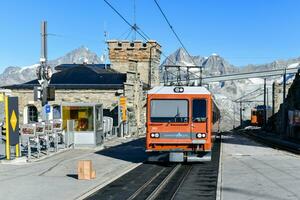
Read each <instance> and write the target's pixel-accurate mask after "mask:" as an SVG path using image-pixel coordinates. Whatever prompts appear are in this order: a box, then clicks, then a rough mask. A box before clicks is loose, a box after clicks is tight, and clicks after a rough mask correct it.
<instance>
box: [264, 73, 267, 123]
mask: <svg viewBox="0 0 300 200" xmlns="http://www.w3.org/2000/svg"><path fill="white" fill-rule="evenodd" d="M266 124H267V79H266V78H264V127H265V126H266Z"/></svg>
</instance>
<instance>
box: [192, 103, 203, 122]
mask: <svg viewBox="0 0 300 200" xmlns="http://www.w3.org/2000/svg"><path fill="white" fill-rule="evenodd" d="M205 121H206V100H205V99H194V100H193V122H205Z"/></svg>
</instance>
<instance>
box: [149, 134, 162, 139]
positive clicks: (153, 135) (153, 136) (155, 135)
mask: <svg viewBox="0 0 300 200" xmlns="http://www.w3.org/2000/svg"><path fill="white" fill-rule="evenodd" d="M159 136H160V135H159V133H151V134H150V137H151V138H159Z"/></svg>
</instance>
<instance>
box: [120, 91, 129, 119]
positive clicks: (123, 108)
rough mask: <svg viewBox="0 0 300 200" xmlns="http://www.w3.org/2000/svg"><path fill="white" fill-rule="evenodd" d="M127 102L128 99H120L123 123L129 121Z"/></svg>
mask: <svg viewBox="0 0 300 200" xmlns="http://www.w3.org/2000/svg"><path fill="white" fill-rule="evenodd" d="M126 101H127V98H126V97H120V109H121V118H122V121H126V120H127V113H126V110H127V107H126Z"/></svg>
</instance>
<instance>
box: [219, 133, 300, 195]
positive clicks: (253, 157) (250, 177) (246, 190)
mask: <svg viewBox="0 0 300 200" xmlns="http://www.w3.org/2000/svg"><path fill="white" fill-rule="evenodd" d="M299 169H300V156H299V155H295V154H292V153H288V152H285V151H281V150H276V149H273V148H270V147H266V146H263V145H261V144H258V143H256V142H254V141H252V140H250V139H248V138H246V137H243V136H241V135H240V134H235V133H234V132H231V133H228V134H225V135H223V136H222V147H221V162H220V168H219V177H220V179H219V183H220V184H219V195H218V199H222V200H232V199H239V200H243V199H245V200H246V199H247V200H248V199H263V200H267V199H268V200H282V199H288V200H296V199H297V200H299V199H300V190H299V185H300V170H299Z"/></svg>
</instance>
